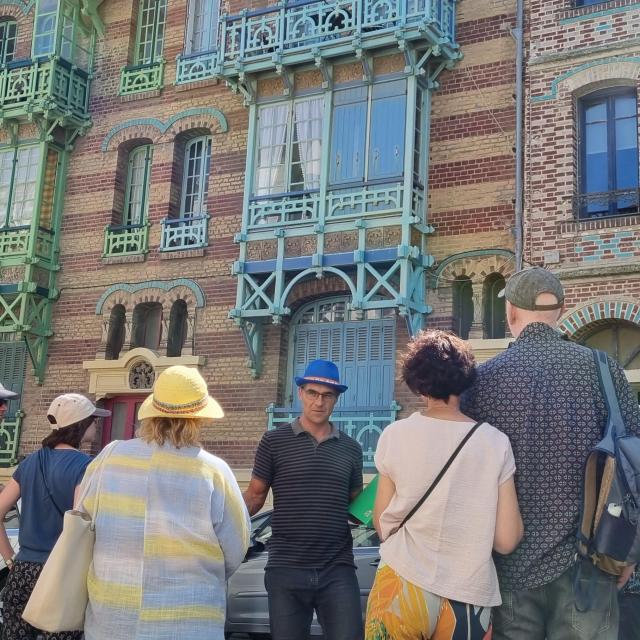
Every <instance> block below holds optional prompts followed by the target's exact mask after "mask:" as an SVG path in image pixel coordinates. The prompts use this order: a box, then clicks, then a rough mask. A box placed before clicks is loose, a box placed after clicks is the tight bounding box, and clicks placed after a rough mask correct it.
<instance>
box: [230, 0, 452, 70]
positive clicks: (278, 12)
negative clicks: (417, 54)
mask: <svg viewBox="0 0 640 640" xmlns="http://www.w3.org/2000/svg"><path fill="white" fill-rule="evenodd" d="M455 4H456V0H301V1H300V2H295V3H293V2H288V3H286V6H285V3H284V2H280V3H278V4H277V5H274V6H272V7H267V8H265V9H258V10H255V11H243V12H242V13H240V14H238V15H233V16H222V17H221V21H220V51H219V73H220V74H221V75H222V76H226V77H236V76H238V75H239V74H240V73H242V72H258V71H265V70H269V69H274V68H275V67H276V66H278V65H281V64H283V65H286V64H298V63H304V62H308V61H310V60H313V59H315V58H318V57H333V56H339V55H345V54H347V53H353V51H354V49H369V48H376V47H384V46H390V45H397V44H398V42H399V40H404V41H406V40H423V41H426V42H427V44H428V45H430V46H439V47H440V55H445V56H446V55H447V52H448V53H449V56H450V57H453V56H454V52H455V49H456V47H455Z"/></svg>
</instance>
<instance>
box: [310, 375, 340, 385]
mask: <svg viewBox="0 0 640 640" xmlns="http://www.w3.org/2000/svg"><path fill="white" fill-rule="evenodd" d="M302 379H303V380H306V381H307V382H319V383H320V384H338V385H339V384H340V382H339V381H338V380H335V379H334V378H320V377H319V376H302Z"/></svg>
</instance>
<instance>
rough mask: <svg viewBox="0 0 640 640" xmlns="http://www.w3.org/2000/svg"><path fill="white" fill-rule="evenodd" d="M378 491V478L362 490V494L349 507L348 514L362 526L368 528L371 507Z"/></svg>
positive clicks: (371, 513)
mask: <svg viewBox="0 0 640 640" xmlns="http://www.w3.org/2000/svg"><path fill="white" fill-rule="evenodd" d="M377 490H378V476H377V475H376V476H375V477H374V479H373V480H372V481H371V482H370V483H369V484H368V485H367V486H366V487H365V488H364V489H363V490H362V493H361V494H360V495H359V496H358V497H357V498H356V499H355V500H354V501H353V502H352V503H351V504H350V505H349V513H350V514H351V515H352V516H353V517H354V518H355V519H356V520H358V521H359V522H361V523H362V524H363V525H365V526H367V527H369V526H371V522H372V520H373V505H374V504H375V501H376V492H377Z"/></svg>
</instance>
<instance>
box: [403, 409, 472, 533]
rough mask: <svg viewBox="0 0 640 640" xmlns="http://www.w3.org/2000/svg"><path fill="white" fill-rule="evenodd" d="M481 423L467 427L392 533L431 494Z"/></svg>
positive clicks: (404, 522)
mask: <svg viewBox="0 0 640 640" xmlns="http://www.w3.org/2000/svg"><path fill="white" fill-rule="evenodd" d="M481 424H483V423H482V421H481V422H476V423H475V424H474V425H473V427H471V429H469V432H468V433H467V435H466V436H465V437H464V438H462V441H461V442H460V444H459V445H458V446H457V448H456V450H455V451H454V452H453V453H452V454H451V456H450V457H449V459H448V460H447V462H446V464H445V465H444V467H442V469H441V470H440V473H439V474H438V475H437V476H436V477H435V479H434V481H433V482H432V483H431V486H430V487H429V488H428V489H427V490H426V491H425V494H424V495H423V496H422V498H420V500H418V502H417V504H416V505H415V507H413V509H411V511H409V513H408V514H407V515H406V516H405V517H404V520H403V521H402V522H401V523H400V526H399V527H398V529H396V530H395V531H394V532H393V533H396V532H397V531H398V530H399V529H402V527H404V525H405V524H406V522H407V520H409V518H410V517H411V516H412V515H413V514H414V513H415V512H416V511H417V510H418V509H419V508H420V507H421V506H422V505H423V504H424V501H425V500H426V499H427V498H428V497H429V496H430V495H431V493H432V492H433V490H434V489H435V488H436V487H437V486H438V483H439V482H440V480H442V478H443V477H444V474H445V473H447V470H448V469H449V467H450V466H451V465H452V464H453V461H454V460H455V459H456V458H457V457H458V454H459V453H460V451H462V447H464V445H465V444H467V442H468V441H469V438H470V437H471V436H472V435H473V434H474V433H475V431H476V429H477V428H478V427H479V426H480V425H481Z"/></svg>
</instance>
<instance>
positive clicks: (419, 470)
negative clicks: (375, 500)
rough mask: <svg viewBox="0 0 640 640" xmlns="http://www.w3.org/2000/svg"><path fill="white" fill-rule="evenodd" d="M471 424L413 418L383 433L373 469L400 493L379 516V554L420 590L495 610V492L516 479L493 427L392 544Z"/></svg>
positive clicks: (481, 433)
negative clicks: (493, 553)
mask: <svg viewBox="0 0 640 640" xmlns="http://www.w3.org/2000/svg"><path fill="white" fill-rule="evenodd" d="M472 426H473V423H470V422H454V421H451V420H440V419H435V418H427V417H425V416H423V415H421V414H420V413H413V414H412V415H411V416H409V417H408V418H405V419H404V420H398V421H397V422H394V423H392V424H390V425H389V426H388V427H387V428H386V429H385V430H384V431H383V433H382V435H381V436H380V440H379V441H378V448H377V451H376V454H375V463H376V467H377V468H378V471H379V472H380V473H381V474H383V475H385V476H387V477H388V478H390V479H391V480H392V481H393V483H394V484H395V487H396V493H395V494H394V496H393V498H392V499H391V502H390V503H389V505H388V507H387V508H386V509H385V510H384V512H383V513H382V515H381V518H380V526H381V529H382V536H383V539H384V540H385V542H383V543H382V545H381V548H380V556H381V558H382V560H383V561H384V562H385V563H386V564H388V565H389V566H390V567H391V568H392V569H393V570H394V571H396V573H398V574H400V576H402V577H403V578H404V579H405V580H408V581H409V582H411V583H413V584H415V585H417V586H419V587H421V588H422V589H425V590H427V591H430V592H432V593H435V594H437V595H439V596H442V597H443V598H448V599H450V600H457V601H459V602H465V603H468V604H473V605H477V606H485V607H493V606H497V605H499V604H501V598H500V590H499V588H498V578H497V575H496V569H495V566H494V564H493V560H492V557H491V553H492V549H493V538H494V534H495V524H496V515H497V506H498V487H499V486H500V485H501V484H502V483H503V482H505V481H506V480H508V479H509V478H511V476H513V474H514V473H515V461H514V459H513V452H512V450H511V444H510V443H509V439H508V438H507V436H505V435H504V434H503V433H501V432H500V431H498V430H497V429H495V428H494V427H492V426H491V425H489V424H487V423H485V424H483V425H481V426H480V427H479V428H478V429H477V430H476V432H475V433H474V434H473V435H472V436H471V438H470V439H469V441H468V442H467V444H466V445H465V446H464V447H463V449H462V450H461V451H460V453H459V455H458V457H457V458H456V459H455V461H454V462H453V464H452V465H451V466H450V467H449V469H448V471H447V472H446V474H445V475H444V477H443V478H442V479H441V481H440V483H439V484H438V485H437V487H436V488H435V489H434V491H433V492H432V493H431V495H430V496H429V497H428V498H427V500H426V502H424V504H423V505H422V506H421V507H420V508H419V509H418V511H416V513H415V514H414V515H413V516H412V517H411V518H410V519H409V520H408V522H407V523H406V524H405V526H404V527H402V528H401V529H400V530H399V531H398V532H397V533H395V534H393V535H392V536H391V537H390V538H389V539H387V536H388V535H389V533H390V532H391V531H393V530H394V529H395V528H396V527H397V526H398V525H399V524H400V522H402V520H403V519H404V517H405V515H406V514H407V513H409V511H410V510H411V509H412V508H413V507H414V506H415V504H416V503H417V502H418V500H419V499H420V498H421V497H422V496H423V495H424V493H425V491H426V490H427V488H428V487H429V486H430V485H431V483H432V482H433V480H434V479H435V477H436V476H437V475H438V473H439V472H440V471H441V469H442V467H443V466H444V465H445V463H446V462H447V460H448V459H449V457H450V456H451V454H452V453H453V451H454V450H455V449H456V447H457V446H458V444H459V443H460V442H461V440H462V438H463V437H464V436H465V434H466V433H467V432H468V431H469V429H471V427H472Z"/></svg>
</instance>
